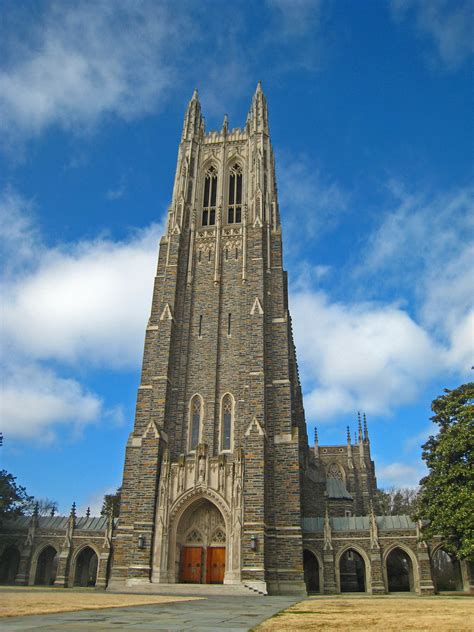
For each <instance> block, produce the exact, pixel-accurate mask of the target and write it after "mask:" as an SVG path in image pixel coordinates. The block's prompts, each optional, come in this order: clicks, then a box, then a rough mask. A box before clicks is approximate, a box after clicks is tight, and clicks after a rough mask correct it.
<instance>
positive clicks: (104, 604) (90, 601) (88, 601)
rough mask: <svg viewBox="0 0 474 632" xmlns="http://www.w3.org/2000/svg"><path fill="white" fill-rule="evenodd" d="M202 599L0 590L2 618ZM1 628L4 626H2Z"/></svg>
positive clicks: (86, 590)
mask: <svg viewBox="0 0 474 632" xmlns="http://www.w3.org/2000/svg"><path fill="white" fill-rule="evenodd" d="M192 599H200V597H175V596H165V595H130V594H127V595H122V594H114V593H106V592H98V591H95V590H94V589H90V588H89V589H88V588H86V589H83V590H80V589H79V590H78V589H77V588H75V589H74V590H69V589H67V588H40V587H38V588H34V587H31V588H27V587H23V586H21V587H18V588H15V587H8V588H7V587H1V588H0V617H17V616H22V615H27V614H52V613H54V612H73V611H75V610H96V609H98V608H121V607H125V606H144V605H150V604H159V603H170V602H173V601H190V600H192ZM0 627H1V626H0Z"/></svg>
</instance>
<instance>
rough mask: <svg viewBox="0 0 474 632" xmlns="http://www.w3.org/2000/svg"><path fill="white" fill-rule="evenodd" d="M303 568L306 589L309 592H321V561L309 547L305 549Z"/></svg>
mask: <svg viewBox="0 0 474 632" xmlns="http://www.w3.org/2000/svg"><path fill="white" fill-rule="evenodd" d="M303 568H304V582H305V584H306V591H307V592H308V594H312V593H320V592H321V582H320V573H321V569H320V566H319V561H318V558H317V557H316V555H315V554H314V553H313V552H312V551H310V550H309V549H304V550H303Z"/></svg>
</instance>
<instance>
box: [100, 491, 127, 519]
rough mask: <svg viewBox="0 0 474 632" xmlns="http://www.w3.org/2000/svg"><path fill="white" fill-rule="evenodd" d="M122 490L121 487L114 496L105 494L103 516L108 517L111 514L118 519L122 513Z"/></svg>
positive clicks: (101, 511) (101, 513) (101, 512)
mask: <svg viewBox="0 0 474 632" xmlns="http://www.w3.org/2000/svg"><path fill="white" fill-rule="evenodd" d="M121 491H122V488H121V487H119V488H118V489H117V491H116V492H115V493H114V494H105V496H104V500H103V502H102V509H101V510H100V515H101V516H108V515H109V514H110V512H112V515H113V517H114V518H117V517H118V515H119V512H120V494H121Z"/></svg>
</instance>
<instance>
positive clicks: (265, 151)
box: [110, 83, 307, 594]
mask: <svg viewBox="0 0 474 632" xmlns="http://www.w3.org/2000/svg"><path fill="white" fill-rule="evenodd" d="M287 293H288V291H287V276H286V272H285V271H284V270H283V267H282V238H281V226H280V215H279V209H278V200H277V186H276V181H275V167H274V156H273V150H272V146H271V142H270V134H269V126H268V111H267V102H266V99H265V96H264V94H263V92H262V88H261V85H260V83H259V84H258V86H257V89H256V92H255V94H254V96H253V99H252V103H251V107H250V111H249V114H248V117H247V121H246V124H245V126H244V127H243V128H242V129H240V128H236V129H230V128H229V127H228V121H227V116H225V117H224V122H223V126H222V129H221V130H220V131H219V132H215V131H214V132H209V133H206V131H205V129H204V121H203V118H202V116H201V106H200V103H199V99H198V94H197V91H195V92H194V94H193V97H192V99H191V101H190V103H189V105H188V108H187V110H186V114H185V118H184V126H183V132H182V136H181V142H180V145H179V150H178V162H177V168H176V177H175V181H174V187H173V199H172V203H171V207H170V209H169V211H168V223H167V229H166V234H165V235H164V236H163V237H162V239H161V242H160V249H159V256H158V266H157V272H156V277H155V284H154V291H153V302H152V308H151V315H150V319H149V321H148V326H147V329H146V338H145V350H144V358H143V368H142V375H141V383H140V386H139V388H138V396H137V407H136V418H135V425H134V429H133V432H132V433H131V434H130V437H129V440H128V443H127V448H126V456H125V468H124V476H123V486H122V500H121V509H120V518H119V526H118V529H117V531H116V534H115V538H114V543H113V548H114V557H113V565H112V571H111V582H110V584H111V585H112V586H114V587H116V586H124V585H133V584H137V583H143V582H146V583H148V582H154V583H174V582H194V583H225V584H245V585H248V586H251V587H253V588H257V589H259V590H261V591H262V592H269V593H273V594H278V593H286V594H288V593H301V592H304V591H305V587H304V581H303V554H302V531H301V510H302V507H301V505H302V468H303V467H304V460H305V455H306V450H307V435H306V424H305V419H304V410H303V403H302V396H301V388H300V383H299V378H298V369H297V364H296V357H295V348H294V343H293V336H292V328H291V319H290V315H289V312H288V296H287Z"/></svg>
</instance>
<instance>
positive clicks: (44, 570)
mask: <svg viewBox="0 0 474 632" xmlns="http://www.w3.org/2000/svg"><path fill="white" fill-rule="evenodd" d="M58 561H59V556H58V552H57V551H56V549H55V548H54V546H51V545H48V546H46V547H45V548H44V549H43V550H42V551H41V553H40V554H39V555H38V559H37V562H36V572H35V585H37V586H52V585H53V584H54V580H55V579H56V572H57V570H58Z"/></svg>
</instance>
